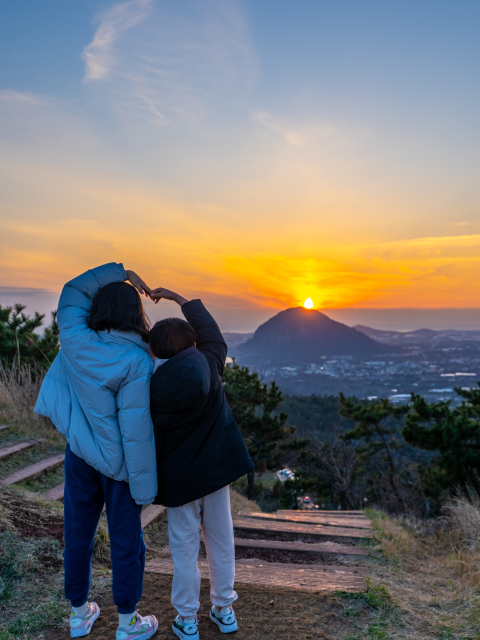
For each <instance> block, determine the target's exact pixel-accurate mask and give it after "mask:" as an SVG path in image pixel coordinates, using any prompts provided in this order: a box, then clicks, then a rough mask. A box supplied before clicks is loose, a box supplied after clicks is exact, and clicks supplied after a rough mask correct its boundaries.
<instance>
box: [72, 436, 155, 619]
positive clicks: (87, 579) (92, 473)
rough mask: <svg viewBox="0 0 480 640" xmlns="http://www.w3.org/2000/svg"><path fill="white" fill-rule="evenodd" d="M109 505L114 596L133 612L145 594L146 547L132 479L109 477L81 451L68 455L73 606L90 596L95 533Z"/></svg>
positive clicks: (122, 609)
mask: <svg viewBox="0 0 480 640" xmlns="http://www.w3.org/2000/svg"><path fill="white" fill-rule="evenodd" d="M104 503H105V505H106V509H107V520H108V533H109V536H110V548H111V558H112V573H113V580H112V582H113V585H112V587H113V601H114V602H115V604H116V605H117V609H118V612H119V613H133V612H134V611H135V610H136V608H137V602H138V601H139V600H140V598H141V597H142V587H143V571H144V568H145V551H146V549H147V548H146V546H145V543H144V541H143V531H142V525H141V521H140V514H141V511H142V507H141V506H139V505H137V504H136V503H135V501H134V499H133V498H132V496H131V494H130V487H129V485H128V482H119V481H118V480H112V479H111V478H107V477H106V476H104V475H103V474H101V473H100V472H99V471H96V470H95V469H94V468H93V467H91V466H90V465H88V464H87V463H86V462H85V461H84V460H82V458H79V457H78V456H76V455H75V454H74V453H72V451H71V450H70V447H69V446H68V445H67V451H66V455H65V501H64V510H65V561H64V562H65V594H66V596H67V598H68V600H70V602H71V603H72V607H80V606H81V605H82V604H83V603H84V602H86V600H87V598H88V592H89V591H90V583H91V579H92V571H91V566H92V554H93V542H94V537H95V532H96V530H97V525H98V521H99V519H100V515H101V513H102V509H103V505H104Z"/></svg>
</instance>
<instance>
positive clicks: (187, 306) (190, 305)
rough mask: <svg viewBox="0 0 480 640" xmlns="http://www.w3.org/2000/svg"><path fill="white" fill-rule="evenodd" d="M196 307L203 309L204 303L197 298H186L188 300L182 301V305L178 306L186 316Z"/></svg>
mask: <svg viewBox="0 0 480 640" xmlns="http://www.w3.org/2000/svg"><path fill="white" fill-rule="evenodd" d="M198 308H200V309H204V308H205V307H204V305H203V302H202V301H201V300H200V298H199V299H197V300H188V302H184V303H183V304H182V306H181V307H180V309H181V310H182V313H183V315H184V316H185V317H187V315H189V314H190V313H192V312H194V311H195V310H197V309H198Z"/></svg>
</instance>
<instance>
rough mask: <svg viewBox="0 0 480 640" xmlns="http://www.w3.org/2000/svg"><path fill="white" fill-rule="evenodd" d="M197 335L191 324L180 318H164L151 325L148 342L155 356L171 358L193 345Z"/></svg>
mask: <svg viewBox="0 0 480 640" xmlns="http://www.w3.org/2000/svg"><path fill="white" fill-rule="evenodd" d="M196 339H197V336H196V335H195V330H194V328H193V327H192V325H191V324H189V323H188V322H187V321H186V320H182V319H181V318H166V320H160V322H157V323H156V324H154V325H153V329H152V330H151V331H150V337H149V339H148V343H149V345H150V349H151V350H152V351H153V354H154V355H155V356H157V358H161V359H166V358H173V356H176V355H177V353H180V352H181V351H185V349H188V348H189V347H193V345H194V344H195V340H196Z"/></svg>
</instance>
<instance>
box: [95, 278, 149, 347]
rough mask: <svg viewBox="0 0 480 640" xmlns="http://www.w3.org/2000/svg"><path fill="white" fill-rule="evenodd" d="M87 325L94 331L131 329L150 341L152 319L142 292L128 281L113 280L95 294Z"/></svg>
mask: <svg viewBox="0 0 480 640" xmlns="http://www.w3.org/2000/svg"><path fill="white" fill-rule="evenodd" d="M87 325H88V326H89V327H90V329H93V330H94V331H105V330H106V331H110V329H116V330H117V331H129V332H132V333H138V335H140V336H142V340H143V341H144V342H148V333H149V330H150V321H149V320H148V318H147V316H146V315H145V311H144V309H143V304H142V299H141V298H140V294H139V293H138V291H137V290H136V289H135V287H132V286H131V285H129V284H127V283H126V282H111V283H110V284H107V285H106V286H105V287H103V288H102V289H100V291H99V292H98V293H97V294H96V295H95V296H94V298H93V300H92V306H91V307H90V313H89V314H88V317H87Z"/></svg>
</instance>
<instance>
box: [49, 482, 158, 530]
mask: <svg viewBox="0 0 480 640" xmlns="http://www.w3.org/2000/svg"><path fill="white" fill-rule="evenodd" d="M64 491H65V483H64V482H62V484H59V485H58V486H57V487H53V489H49V490H48V491H45V493H42V494H41V496H40V497H41V498H43V500H49V501H50V502H54V501H55V500H63V494H64ZM105 511H106V508H105V505H103V509H102V513H105ZM166 515H167V509H166V508H165V507H162V506H160V505H158V504H149V505H148V506H146V507H145V508H144V509H143V510H142V515H141V520H142V527H147V526H148V525H149V524H151V523H152V522H155V520H158V519H159V518H164V517H165V516H166Z"/></svg>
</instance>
